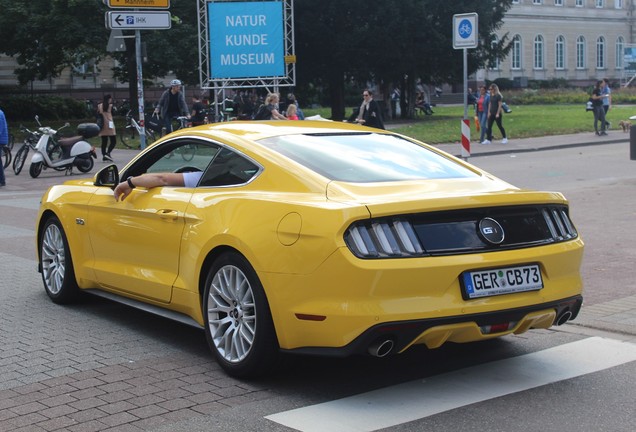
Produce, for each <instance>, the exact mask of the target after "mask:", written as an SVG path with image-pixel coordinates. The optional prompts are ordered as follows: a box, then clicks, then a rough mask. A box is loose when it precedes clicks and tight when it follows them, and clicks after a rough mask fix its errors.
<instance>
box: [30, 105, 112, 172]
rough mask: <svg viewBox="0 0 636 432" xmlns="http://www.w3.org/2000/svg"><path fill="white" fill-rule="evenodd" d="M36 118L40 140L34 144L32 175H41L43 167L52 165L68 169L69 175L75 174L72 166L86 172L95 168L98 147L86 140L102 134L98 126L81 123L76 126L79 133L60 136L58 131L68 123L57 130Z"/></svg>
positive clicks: (59, 169)
mask: <svg viewBox="0 0 636 432" xmlns="http://www.w3.org/2000/svg"><path fill="white" fill-rule="evenodd" d="M35 120H36V121H37V122H38V125H40V127H39V128H38V131H39V133H40V134H41V135H40V139H39V140H38V142H37V144H36V145H35V154H34V155H33V157H32V158H31V166H30V167H29V174H30V175H31V177H33V178H36V177H38V176H39V175H40V174H41V173H42V170H43V169H47V168H53V169H55V170H57V171H66V175H70V174H73V167H77V169H78V170H80V171H81V172H83V173H87V172H89V171H90V170H92V169H93V165H94V161H93V159H97V154H96V153H95V148H94V147H93V146H92V145H90V144H89V143H87V142H86V141H84V140H85V139H88V138H93V137H95V136H97V135H98V134H99V130H100V129H99V126H98V125H97V124H95V123H81V124H80V125H79V126H78V127H77V135H75V136H72V137H67V138H58V136H57V133H58V132H59V131H60V130H61V129H63V128H65V127H68V126H69V124H68V123H66V124H65V125H64V126H63V127H61V128H60V129H58V130H55V129H53V128H50V127H48V126H42V125H41V124H40V120H39V118H38V116H35Z"/></svg>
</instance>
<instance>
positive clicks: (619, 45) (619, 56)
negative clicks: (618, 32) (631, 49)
mask: <svg viewBox="0 0 636 432" xmlns="http://www.w3.org/2000/svg"><path fill="white" fill-rule="evenodd" d="M624 49H625V39H623V36H619V37H617V38H616V69H623V50H624Z"/></svg>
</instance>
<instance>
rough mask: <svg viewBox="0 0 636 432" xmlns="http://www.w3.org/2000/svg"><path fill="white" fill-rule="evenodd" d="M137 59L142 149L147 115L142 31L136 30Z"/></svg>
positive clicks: (144, 146)
mask: <svg viewBox="0 0 636 432" xmlns="http://www.w3.org/2000/svg"><path fill="white" fill-rule="evenodd" d="M135 59H136V61H137V105H138V106H139V126H140V129H141V130H140V133H139V145H140V147H141V148H142V149H145V148H146V116H145V114H144V108H145V102H144V80H143V76H142V71H141V69H142V68H141V62H142V58H141V32H140V31H139V30H135Z"/></svg>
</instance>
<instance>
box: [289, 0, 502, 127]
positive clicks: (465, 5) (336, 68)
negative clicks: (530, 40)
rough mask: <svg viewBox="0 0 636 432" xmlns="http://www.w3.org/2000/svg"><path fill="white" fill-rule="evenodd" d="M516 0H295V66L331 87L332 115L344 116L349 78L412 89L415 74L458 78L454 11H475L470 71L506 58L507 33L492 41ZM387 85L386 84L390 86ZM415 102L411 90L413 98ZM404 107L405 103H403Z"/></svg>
mask: <svg viewBox="0 0 636 432" xmlns="http://www.w3.org/2000/svg"><path fill="white" fill-rule="evenodd" d="M511 3H512V1H511V0H453V1H451V2H443V1H439V0H364V1H363V0H349V1H346V2H343V1H340V0H321V1H320V2H316V1H313V0H296V2H295V19H296V22H295V28H296V32H295V34H296V54H297V57H298V64H297V71H298V81H299V86H300V87H301V88H303V87H306V86H308V85H309V84H312V85H315V84H319V85H322V86H323V87H325V88H327V89H328V92H329V95H330V104H331V106H332V118H334V119H342V118H343V117H344V94H345V91H344V89H345V83H347V82H350V81H352V82H357V83H364V82H366V81H368V80H373V81H375V82H377V83H380V84H381V85H382V84H389V83H401V84H402V88H403V90H407V92H408V93H410V94H412V93H413V89H414V87H415V80H416V79H417V78H420V79H422V81H423V82H427V83H436V82H437V83H457V82H460V80H461V77H462V74H463V65H462V62H463V60H462V52H461V50H454V49H453V46H452V16H453V15H454V14H458V13H466V12H477V13H478V15H479V47H478V48H477V49H472V50H469V51H468V54H469V60H468V70H469V73H472V72H474V71H475V70H477V69H478V68H480V67H483V66H484V65H485V64H486V62H488V61H489V60H492V59H494V58H496V57H503V56H505V54H506V53H507V51H508V50H509V43H508V40H507V37H504V38H502V40H500V41H498V43H497V44H495V45H494V46H493V44H492V42H493V40H494V31H495V30H496V29H498V28H499V27H500V26H501V25H502V19H503V16H504V14H505V12H506V11H507V10H508V9H509V8H510V6H511ZM384 88H388V87H387V86H385V87H384ZM409 99H410V101H411V103H412V101H413V100H414V98H413V97H410V98H409ZM405 111H406V110H405Z"/></svg>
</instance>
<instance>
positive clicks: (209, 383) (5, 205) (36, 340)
mask: <svg viewBox="0 0 636 432" xmlns="http://www.w3.org/2000/svg"><path fill="white" fill-rule="evenodd" d="M621 138H622V137H621ZM623 139H626V138H623ZM564 140H565V139H562V140H561V144H563V143H564ZM575 140H576V139H575V138H573V139H572V143H575ZM519 141H520V140H519ZM519 141H517V142H515V141H513V140H511V143H510V144H508V150H507V151H514V148H515V147H516V146H518V147H519V148H521V149H524V148H528V146H529V145H530V144H531V143H529V142H526V143H525V144H524V143H523V142H519ZM539 141H540V140H536V142H537V143H538V144H537V145H539V144H540V142H539ZM541 142H543V143H545V144H544V145H547V144H548V143H550V144H554V145H556V144H558V142H557V140H556V139H554V138H545V139H543V140H542V141H541ZM579 142H580V143H581V142H583V141H582V140H581V139H580V137H579ZM453 145H454V144H448V145H440V147H442V148H444V147H446V148H444V149H445V150H449V151H451V152H454V150H453V149H452V148H451V146H453ZM572 145H574V144H572ZM486 147H487V148H486ZM499 147H502V145H494V144H493V145H491V146H480V147H478V150H477V151H479V152H487V151H491V152H494V151H500V150H503V149H500V148H499ZM134 154H135V153H134V152H125V151H119V152H116V157H117V158H119V159H120V160H119V161H118V164H119V166H122V165H123V162H125V161H126V160H128V159H130V158H131V157H132V156H133V155H134ZM100 163H101V162H100ZM63 180H64V177H63V176H61V177H60V175H59V174H55V173H46V172H45V173H43V175H42V178H39V179H30V178H29V177H28V174H26V175H24V174H23V175H21V176H18V177H16V176H14V175H13V173H8V174H7V187H5V188H3V190H2V191H0V214H1V215H2V218H1V219H0V281H1V282H0V296H1V298H2V301H1V302H0V316H1V317H2V321H1V327H0V431H7V432H8V431H11V432H19V431H28V432H38V431H78V432H79V431H82V432H90V431H118V432H120V431H121V432H126V431H149V430H160V429H161V430H171V428H172V426H171V425H177V424H179V423H180V422H183V421H186V420H188V421H193V420H194V421H196V419H198V418H200V419H202V424H205V421H203V420H205V418H206V416H211V415H213V414H214V413H221V412H225V411H229V412H232V410H236V409H238V408H241V407H245V409H251V407H253V406H254V405H253V402H257V401H264V400H270V399H274V398H277V397H279V396H281V395H280V394H278V392H277V389H278V387H276V386H272V385H271V383H270V384H268V383H267V382H244V381H241V380H237V379H232V378H229V377H228V376H227V375H225V374H224V373H223V372H222V371H221V370H220V369H219V367H218V366H217V365H216V363H215V362H214V360H213V359H212V357H211V355H210V353H209V351H208V349H207V346H206V342H205V337H204V333H203V332H202V331H200V330H198V329H194V328H191V327H187V326H184V325H182V324H178V323H174V322H172V321H168V320H166V319H163V318H159V317H155V316H153V315H149V314H146V313H144V312H140V311H136V310H131V309H129V308H127V307H125V306H121V305H119V304H115V303H112V302H109V301H106V300H102V299H99V298H93V297H90V296H87V297H86V299H85V300H84V301H83V302H81V303H79V304H77V305H72V306H58V305H55V304H53V303H52V302H51V301H50V300H49V299H48V297H47V296H46V294H45V293H44V290H43V288H42V281H41V279H40V275H39V273H37V272H36V260H35V252H34V249H35V242H34V228H33V227H34V224H35V217H36V209H37V207H38V202H39V197H40V195H41V193H42V191H43V190H44V188H45V186H46V185H47V184H52V183H58V182H61V181H63ZM574 323H575V324H574V325H584V326H590V327H594V328H600V329H607V330H613V331H620V332H624V333H627V334H631V335H636V332H635V331H634V329H636V296H632V297H627V298H622V299H619V300H615V301H610V302H606V303H602V304H596V305H591V306H587V307H584V309H583V311H582V313H581V316H580V317H579V319H577V321H575V322H574ZM210 429H211V428H210ZM201 430H209V429H208V428H207V427H206V428H205V429H201Z"/></svg>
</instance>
